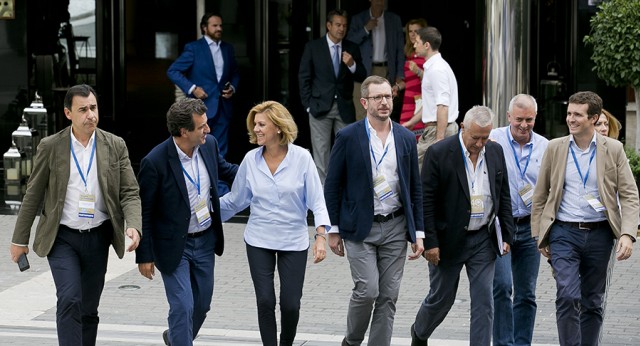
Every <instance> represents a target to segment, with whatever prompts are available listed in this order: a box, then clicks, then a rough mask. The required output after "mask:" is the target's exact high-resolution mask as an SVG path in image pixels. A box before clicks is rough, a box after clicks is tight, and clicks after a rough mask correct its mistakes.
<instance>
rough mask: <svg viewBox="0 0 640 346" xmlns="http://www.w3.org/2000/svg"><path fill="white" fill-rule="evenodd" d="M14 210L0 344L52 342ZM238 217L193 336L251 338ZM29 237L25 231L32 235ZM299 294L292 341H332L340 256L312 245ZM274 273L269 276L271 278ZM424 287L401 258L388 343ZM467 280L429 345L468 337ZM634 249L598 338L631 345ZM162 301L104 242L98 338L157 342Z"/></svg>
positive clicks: (338, 319)
mask: <svg viewBox="0 0 640 346" xmlns="http://www.w3.org/2000/svg"><path fill="white" fill-rule="evenodd" d="M15 219H16V217H15V216H6V215H0V243H2V244H5V245H4V246H6V247H4V249H5V252H3V253H0V254H1V255H0V340H2V342H0V344H3V345H4V344H7V345H8V344H11V345H24V346H26V345H36V344H37V345H40V346H48V345H57V339H56V330H55V303H56V299H55V287H54V285H53V280H52V278H51V274H50V273H49V266H48V264H47V261H46V259H43V258H39V257H38V256H36V255H35V253H30V254H29V261H30V262H31V269H30V270H28V271H26V272H24V273H20V272H19V271H18V269H17V265H16V264H15V263H13V262H11V261H10V258H9V254H8V251H7V250H6V249H7V247H8V244H9V243H10V240H11V233H12V232H13V225H14V223H15ZM243 230H244V225H243V224H234V223H228V224H225V246H226V247H225V253H224V255H223V256H222V257H216V261H217V263H216V269H215V293H214V299H213V305H212V309H211V311H210V312H209V315H208V318H207V320H206V321H205V324H204V326H203V329H202V330H201V332H200V336H199V337H198V338H197V339H196V342H195V344H196V345H221V346H224V345H236V346H237V345H260V344H261V342H260V335H259V333H258V326H257V316H256V307H255V296H254V292H253V285H252V282H251V278H250V275H249V269H248V266H247V260H246V255H245V248H244V242H243V239H242V232H243ZM32 241H33V235H32ZM309 258H310V259H309V261H308V264H307V274H306V280H305V287H304V296H303V298H302V311H301V316H300V323H299V326H298V335H297V337H296V345H305V346H328V345H339V344H340V341H341V340H342V337H343V333H344V330H345V321H346V311H347V305H348V302H349V295H350V292H351V288H352V282H351V278H350V274H349V266H348V264H347V260H346V258H339V257H337V256H334V255H333V254H332V253H329V254H328V257H327V259H325V260H324V261H323V262H321V263H319V264H315V265H314V264H313V262H312V260H311V254H310V257H309ZM541 262H542V263H541V266H540V276H539V279H538V289H537V296H538V315H537V320H536V327H535V331H534V340H533V341H534V343H535V344H536V345H538V346H542V345H557V343H558V339H557V330H556V326H555V308H554V299H555V282H554V280H553V279H552V277H551V271H550V268H549V267H548V265H547V263H546V262H545V261H541ZM277 280H278V279H277V278H276V282H277ZM428 288H429V284H428V272H427V265H426V262H425V261H424V260H422V259H421V260H417V261H411V262H407V265H406V267H405V274H404V279H403V282H402V289H401V293H400V299H399V300H398V304H397V313H396V320H395V326H394V338H393V345H409V344H410V342H411V340H410V337H409V326H410V325H411V324H412V323H413V320H414V318H415V313H416V311H417V309H418V307H419V305H420V302H421V301H422V300H423V299H424V297H425V296H426V294H427V291H428ZM468 290H469V285H468V281H467V279H466V274H464V272H463V275H462V277H461V280H460V288H459V290H458V299H457V300H456V303H455V304H454V306H453V308H452V310H451V312H450V313H449V315H448V316H447V318H446V319H445V320H444V322H443V323H442V325H441V326H440V327H439V328H438V329H437V330H436V331H435V333H434V335H433V339H431V340H429V345H433V346H444V345H447V346H458V345H468V344H469V341H468V340H469V335H468V334H469V293H468ZM638 297H640V254H639V253H636V254H634V255H633V256H632V257H631V259H630V260H627V261H625V262H618V263H616V267H615V270H614V278H613V280H612V283H611V290H610V292H609V300H608V304H607V312H608V314H607V316H606V318H605V325H604V329H605V330H604V332H605V336H604V339H603V345H640V301H639V300H638ZM167 311H168V305H167V303H166V298H165V295H164V288H163V286H162V279H161V277H160V275H159V273H157V274H156V277H155V278H154V280H152V281H149V280H147V279H146V278H144V277H142V276H141V275H140V274H139V273H138V270H137V267H136V265H135V255H134V254H126V255H125V257H124V259H123V260H118V259H117V257H116V256H115V253H114V252H113V251H111V258H110V260H109V270H108V273H107V283H106V284H105V288H104V292H103V295H102V300H101V304H100V327H99V332H98V345H107V346H124V345H162V344H163V342H162V336H161V334H162V331H163V330H165V329H166V316H167Z"/></svg>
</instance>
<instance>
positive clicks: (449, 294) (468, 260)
mask: <svg viewBox="0 0 640 346" xmlns="http://www.w3.org/2000/svg"><path fill="white" fill-rule="evenodd" d="M492 241H493V239H492V238H491V236H490V234H489V233H488V232H487V231H486V230H480V231H475V232H469V233H468V234H467V238H466V241H465V245H464V248H462V249H460V255H458V258H457V259H455V260H452V261H450V263H447V264H442V262H440V264H438V265H437V266H435V265H433V264H432V263H429V282H430V286H431V287H430V289H429V294H428V295H427V297H426V298H425V299H424V301H423V302H422V305H421V306H420V309H419V310H418V314H417V316H416V322H415V324H414V329H415V332H416V334H417V336H418V338H420V339H422V340H427V339H428V338H429V337H431V334H432V333H433V331H434V330H435V329H436V327H438V326H439V325H440V323H442V321H444V318H445V317H446V316H447V314H448V313H449V310H451V307H452V306H453V303H454V301H455V299H456V293H457V291H458V284H459V283H460V271H461V270H462V266H463V265H464V266H465V267H466V270H467V277H468V278H469V295H470V296H471V297H470V298H471V323H470V340H469V345H471V346H489V345H490V344H491V331H492V323H493V276H494V271H495V259H496V252H495V250H494V249H493V247H492V245H491V242H492Z"/></svg>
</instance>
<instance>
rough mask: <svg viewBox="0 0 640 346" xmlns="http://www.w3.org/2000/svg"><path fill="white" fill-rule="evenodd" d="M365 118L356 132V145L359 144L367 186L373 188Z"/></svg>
mask: <svg viewBox="0 0 640 346" xmlns="http://www.w3.org/2000/svg"><path fill="white" fill-rule="evenodd" d="M366 126H367V118H366V117H365V118H364V119H363V120H361V121H360V129H359V131H358V137H359V138H358V143H359V144H360V154H361V155H362V161H364V166H365V169H366V172H367V173H369V174H365V176H367V179H368V180H369V185H370V186H372V187H373V177H372V176H371V174H370V172H371V151H370V144H369V136H367V129H366Z"/></svg>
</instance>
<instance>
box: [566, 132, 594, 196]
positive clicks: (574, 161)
mask: <svg viewBox="0 0 640 346" xmlns="http://www.w3.org/2000/svg"><path fill="white" fill-rule="evenodd" d="M589 145H591V144H589ZM569 149H570V150H571V155H573V163H574V164H575V165H576V168H577V169H578V174H580V180H582V187H584V189H585V191H586V190H587V179H589V170H590V169H591V161H593V158H594V157H595V156H596V149H593V151H592V152H591V157H590V158H589V166H587V175H585V176H584V178H583V177H582V171H581V170H580V165H578V159H577V158H576V152H575V151H573V147H571V143H569Z"/></svg>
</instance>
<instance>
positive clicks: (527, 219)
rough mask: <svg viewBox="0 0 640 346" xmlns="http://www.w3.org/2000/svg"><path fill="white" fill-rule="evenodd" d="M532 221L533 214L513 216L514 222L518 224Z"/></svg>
mask: <svg viewBox="0 0 640 346" xmlns="http://www.w3.org/2000/svg"><path fill="white" fill-rule="evenodd" d="M530 222H531V215H525V216H521V217H514V218H513V223H515V224H516V225H519V224H522V223H530Z"/></svg>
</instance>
